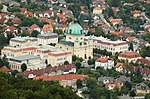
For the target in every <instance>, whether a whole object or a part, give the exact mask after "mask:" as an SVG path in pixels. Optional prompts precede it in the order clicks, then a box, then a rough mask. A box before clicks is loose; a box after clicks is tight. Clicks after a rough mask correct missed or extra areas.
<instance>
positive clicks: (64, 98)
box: [0, 73, 79, 99]
mask: <svg viewBox="0 0 150 99" xmlns="http://www.w3.org/2000/svg"><path fill="white" fill-rule="evenodd" d="M0 85H1V86H0V98H1V99H79V97H78V96H77V95H76V94H75V93H74V92H73V91H72V90H71V88H63V87H62V86H60V85H59V84H58V82H55V81H34V80H31V79H24V78H20V79H19V78H15V77H13V76H10V75H9V74H5V73H0Z"/></svg>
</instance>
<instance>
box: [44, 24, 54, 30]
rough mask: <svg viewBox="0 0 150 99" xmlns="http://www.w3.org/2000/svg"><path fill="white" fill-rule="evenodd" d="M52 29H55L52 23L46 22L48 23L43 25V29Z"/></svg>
mask: <svg viewBox="0 0 150 99" xmlns="http://www.w3.org/2000/svg"><path fill="white" fill-rule="evenodd" d="M51 29H53V26H52V25H51V24H46V25H44V26H43V29H42V30H43V31H49V30H51Z"/></svg>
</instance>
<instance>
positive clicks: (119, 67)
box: [115, 62, 124, 73]
mask: <svg viewBox="0 0 150 99" xmlns="http://www.w3.org/2000/svg"><path fill="white" fill-rule="evenodd" d="M115 70H116V71H117V72H120V73H123V72H124V64H123V63H121V62H117V64H116V66H115Z"/></svg>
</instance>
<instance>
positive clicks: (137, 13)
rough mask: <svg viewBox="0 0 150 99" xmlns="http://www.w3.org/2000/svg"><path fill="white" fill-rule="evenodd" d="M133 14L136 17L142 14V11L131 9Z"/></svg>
mask: <svg viewBox="0 0 150 99" xmlns="http://www.w3.org/2000/svg"><path fill="white" fill-rule="evenodd" d="M131 14H132V15H133V17H135V18H136V17H139V16H141V11H140V10H135V11H131Z"/></svg>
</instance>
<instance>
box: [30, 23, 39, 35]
mask: <svg viewBox="0 0 150 99" xmlns="http://www.w3.org/2000/svg"><path fill="white" fill-rule="evenodd" d="M33 30H36V31H38V32H40V31H41V28H40V27H39V26H38V25H36V24H32V25H31V26H30V27H29V31H31V32H29V33H30V34H31V33H32V31H33Z"/></svg>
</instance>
